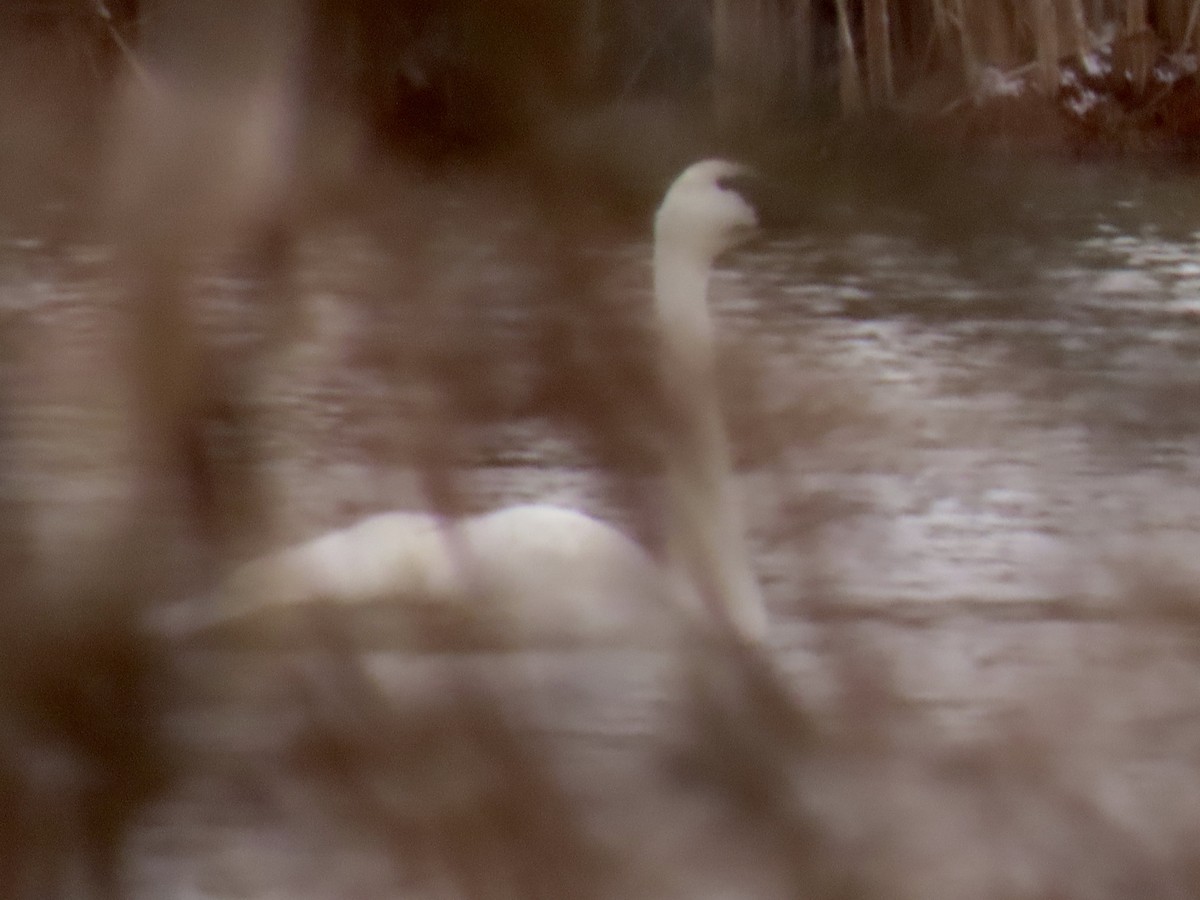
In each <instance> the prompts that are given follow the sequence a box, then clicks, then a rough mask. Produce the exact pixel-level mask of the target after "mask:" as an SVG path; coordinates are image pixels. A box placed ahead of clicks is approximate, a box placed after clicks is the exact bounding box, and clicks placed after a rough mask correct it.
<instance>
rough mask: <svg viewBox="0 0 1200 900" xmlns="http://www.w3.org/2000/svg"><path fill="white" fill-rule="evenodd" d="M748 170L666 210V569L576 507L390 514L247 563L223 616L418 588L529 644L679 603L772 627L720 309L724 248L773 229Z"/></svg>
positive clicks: (692, 176) (662, 286) (706, 178)
mask: <svg viewBox="0 0 1200 900" xmlns="http://www.w3.org/2000/svg"><path fill="white" fill-rule="evenodd" d="M746 174H747V170H745V169H743V168H742V167H740V166H737V165H735V164H733V163H729V162H725V161H722V160H708V161H705V162H700V163H696V164H694V165H692V166H690V167H689V168H688V169H686V170H685V171H684V172H683V174H681V175H680V176H679V177H678V178H677V179H676V180H675V182H674V183H673V184H672V186H671V187H670V189H669V190H668V192H667V195H666V197H665V199H664V200H663V203H662V205H661V207H660V208H659V210H658V214H657V216H656V218H655V235H654V236H655V244H654V288H655V296H656V309H657V313H658V324H659V328H660V331H661V343H662V378H663V385H664V392H665V396H666V399H667V403H668V408H669V409H670V410H671V413H672V416H671V419H672V422H671V426H672V427H670V428H668V429H665V430H664V437H665V438H666V442H665V446H664V455H665V458H666V473H667V493H668V498H669V499H668V504H669V515H668V528H669V532H670V534H669V539H668V551H669V561H668V566H667V569H666V570H665V571H664V569H663V568H662V567H660V566H659V565H657V564H656V563H655V562H654V560H653V559H651V557H650V556H649V555H648V554H647V553H646V551H645V550H644V549H643V548H642V547H641V546H640V545H639V544H637V543H636V542H635V541H633V540H631V539H630V538H629V537H627V536H625V535H624V534H622V533H621V532H620V531H618V530H617V529H615V528H613V527H612V526H610V525H607V524H605V523H603V522H600V521H597V520H596V519H593V518H591V517H589V516H587V515H585V514H583V513H580V512H578V511H575V510H571V509H564V508H560V507H555V506H548V505H541V504H532V505H520V506H513V507H508V508H505V509H501V510H498V511H495V512H491V513H487V514H484V515H480V516H474V517H470V518H465V519H461V520H452V519H444V518H439V517H437V516H433V515H429V514H424V513H411V512H393V513H383V514H380V515H376V516H372V517H370V518H367V519H365V520H364V521H362V522H359V523H357V524H355V525H352V526H350V527H348V528H344V529H341V530H338V531H334V532H331V533H329V534H325V535H323V536H321V537H318V538H315V539H313V540H311V541H308V542H307V543H303V544H300V545H298V546H295V547H291V548H288V549H284V550H282V551H279V552H277V553H274V554H271V555H269V556H266V557H263V558H261V559H258V560H254V561H252V562H250V563H247V564H246V565H244V566H242V567H241V568H240V569H238V570H236V571H235V572H234V573H233V574H232V577H231V579H230V581H229V583H228V585H227V590H226V591H225V594H226V605H225V607H224V608H223V609H222V610H221V611H220V612H219V614H218V616H219V618H220V619H222V620H235V621H236V620H239V619H242V618H243V617H246V616H253V615H255V614H256V613H259V612H261V611H262V610H267V609H273V608H278V607H280V606H284V607H291V606H296V605H300V606H304V605H305V604H308V603H311V602H313V601H318V600H320V601H330V602H333V603H352V604H355V605H359V604H365V603H370V602H372V601H378V602H381V603H384V605H385V606H387V605H388V604H386V601H389V600H393V599H396V598H403V599H404V600H405V601H406V604H407V605H408V608H409V609H410V610H411V609H413V608H416V607H419V606H422V605H423V604H425V603H427V604H429V605H430V606H432V607H433V608H435V609H437V608H442V609H444V608H446V607H447V606H449V608H450V609H452V610H455V611H456V612H457V611H460V610H461V611H463V612H464V613H466V614H468V615H469V617H470V619H472V620H478V621H481V622H483V623H485V624H488V625H493V626H499V627H501V628H503V629H504V633H505V634H506V635H507V636H509V637H510V638H512V639H513V640H516V641H518V642H521V641H547V640H548V641H555V640H568V641H571V640H578V639H580V638H584V639H588V640H594V639H606V638H628V637H636V636H638V635H639V634H641V635H644V634H647V633H648V632H649V633H653V632H654V630H655V629H654V628H653V627H652V623H655V622H662V621H665V620H666V618H667V616H665V615H664V614H665V613H668V612H669V611H670V610H671V608H672V607H674V608H675V609H676V610H678V609H680V608H682V609H684V610H688V611H690V612H692V613H701V612H703V611H704V610H707V611H709V612H710V613H711V614H714V615H716V616H717V617H718V620H723V622H724V624H729V625H732V626H733V627H734V628H735V629H736V630H737V631H738V632H739V633H740V634H741V635H743V636H744V637H747V638H752V639H757V638H761V637H762V636H763V635H764V633H765V630H766V625H767V620H766V613H765V608H764V604H763V598H762V594H761V592H760V590H759V586H758V583H757V581H756V580H755V577H754V575H753V573H752V571H751V568H750V564H749V559H748V556H747V551H746V546H745V538H744V534H743V526H742V522H741V517H740V511H739V503H738V500H737V496H736V493H735V487H734V485H733V483H732V473H731V466H730V453H729V447H728V440H727V436H726V432H725V427H724V423H723V420H722V417H721V413H720V409H719V407H718V402H717V397H716V380H715V373H714V357H715V352H714V346H713V344H714V341H713V323H712V319H711V317H710V315H709V312H708V307H707V289H708V280H709V275H710V271H711V268H712V264H713V261H714V259H715V258H716V257H717V256H718V255H719V254H721V253H722V252H724V251H725V250H727V249H729V248H731V247H732V246H733V245H734V244H736V243H738V242H739V241H741V240H742V239H743V238H744V237H745V236H746V235H747V234H749V233H750V232H751V231H752V230H753V229H754V228H755V227H756V225H757V221H756V216H755V212H754V210H753V209H752V208H751V206H750V205H749V203H748V202H747V201H746V200H745V199H743V198H742V197H741V196H740V195H739V194H738V193H737V192H736V191H735V190H733V189H732V188H731V187H730V182H731V181H732V180H734V179H736V178H738V177H740V176H743V175H746ZM415 601H421V603H416V602H415ZM426 608H429V607H426Z"/></svg>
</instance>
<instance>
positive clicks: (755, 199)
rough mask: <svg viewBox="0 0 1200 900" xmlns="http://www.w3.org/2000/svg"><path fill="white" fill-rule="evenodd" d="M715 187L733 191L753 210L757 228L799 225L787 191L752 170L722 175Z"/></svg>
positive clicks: (797, 216)
mask: <svg viewBox="0 0 1200 900" xmlns="http://www.w3.org/2000/svg"><path fill="white" fill-rule="evenodd" d="M717 187H719V188H721V189H722V190H725V191H733V192H735V193H736V194H737V195H738V196H740V197H741V198H742V199H743V200H745V201H746V203H747V204H749V206H750V208H751V209H753V210H754V214H755V217H756V218H757V219H758V225H759V227H760V228H763V229H773V228H787V227H789V226H792V225H795V224H797V223H798V222H799V218H800V217H799V215H798V214H797V211H796V210H795V208H794V206H793V203H792V202H791V201H790V200H789V197H790V192H789V191H788V190H787V189H786V188H785V187H784V186H783V185H781V184H779V183H777V182H775V181H773V180H772V179H770V178H767V177H765V176H763V175H760V174H759V173H758V172H756V171H754V170H753V169H749V168H747V169H743V170H741V171H738V172H734V173H730V174H728V175H722V176H721V177H720V178H718V179H717Z"/></svg>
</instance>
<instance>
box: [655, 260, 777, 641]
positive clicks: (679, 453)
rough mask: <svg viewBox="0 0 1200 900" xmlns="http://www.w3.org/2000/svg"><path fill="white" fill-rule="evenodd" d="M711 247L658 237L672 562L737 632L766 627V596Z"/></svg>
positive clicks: (658, 306)
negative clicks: (711, 288)
mask: <svg viewBox="0 0 1200 900" xmlns="http://www.w3.org/2000/svg"><path fill="white" fill-rule="evenodd" d="M712 262H713V258H712V255H711V254H707V253H704V252H697V251H695V250H689V248H686V247H680V246H676V245H673V244H672V243H671V242H670V241H669V240H663V239H661V237H660V239H659V240H658V241H657V242H656V246H655V253H654V292H655V302H656V309H657V313H658V327H659V330H660V336H661V341H662V346H661V361H662V372H661V378H662V386H663V393H664V400H665V402H666V407H667V409H668V411H669V414H670V418H669V427H668V429H667V440H666V448H665V466H666V476H667V506H668V531H669V538H668V554H669V563H670V565H671V567H672V570H673V573H674V575H675V576H676V577H678V578H682V579H685V580H686V581H687V582H690V585H691V587H692V589H693V590H694V591H695V592H696V593H698V594H699V598H700V600H701V601H702V602H703V603H704V604H705V606H707V607H708V608H709V609H710V610H711V611H712V612H714V613H715V614H716V615H718V616H719V617H721V618H722V619H724V620H727V621H728V622H729V624H732V625H733V626H734V627H735V628H736V629H737V630H738V631H739V632H741V633H742V634H744V635H747V636H751V637H759V636H761V635H762V634H763V633H764V632H765V630H766V613H765V603H764V601H763V597H762V591H761V589H760V587H759V584H758V580H757V579H756V578H755V576H754V573H753V570H752V569H751V566H750V560H749V555H748V552H747V549H746V538H745V526H744V524H743V521H742V515H741V503H740V497H739V492H738V490H737V486H736V484H735V482H734V478H733V465H732V460H731V453H730V448H729V437H728V433H727V430H726V427H725V421H724V418H723V416H722V414H721V408H720V399H719V391H718V388H717V377H716V346H715V337H714V326H713V321H712V316H711V315H710V313H709V309H708V299H707V295H708V282H709V275H710V272H711V269H712Z"/></svg>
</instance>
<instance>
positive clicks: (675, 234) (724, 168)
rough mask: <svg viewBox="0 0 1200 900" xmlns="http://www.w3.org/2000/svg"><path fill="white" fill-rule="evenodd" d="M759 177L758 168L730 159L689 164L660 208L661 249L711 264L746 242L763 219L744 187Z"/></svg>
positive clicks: (656, 232) (657, 221)
mask: <svg viewBox="0 0 1200 900" xmlns="http://www.w3.org/2000/svg"><path fill="white" fill-rule="evenodd" d="M754 178H755V174H754V172H753V170H751V169H749V168H747V167H746V166H743V165H739V164H738V163H734V162H730V161H728V160H724V159H706V160H703V161H702V162H698V163H693V164H692V165H690V166H688V167H687V168H686V169H684V170H683V172H682V173H681V174H680V175H679V177H677V178H676V179H675V181H674V182H673V183H672V184H671V187H670V188H669V189H668V190H667V194H666V197H664V198H663V201H662V204H661V205H660V206H659V208H658V213H657V215H656V216H655V218H654V238H655V244H656V246H658V247H662V248H669V249H670V250H671V251H672V252H689V253H691V254H694V255H695V256H696V257H698V258H699V259H701V260H703V261H705V262H711V261H712V260H714V259H716V257H718V256H720V255H721V254H722V253H724V252H725V251H726V250H730V249H732V248H733V247H735V246H737V245H738V244H740V243H742V242H743V241H744V240H746V239H747V238H748V237H750V236H751V235H752V234H753V233H754V232H755V231H756V230H757V229H758V225H759V217H758V213H757V211H756V210H755V208H754V206H753V205H752V204H751V203H750V201H749V200H748V199H747V198H746V196H745V195H744V194H743V193H742V192H741V191H740V190H739V185H744V184H746V183H747V182H749V181H751V180H753V179H754Z"/></svg>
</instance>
